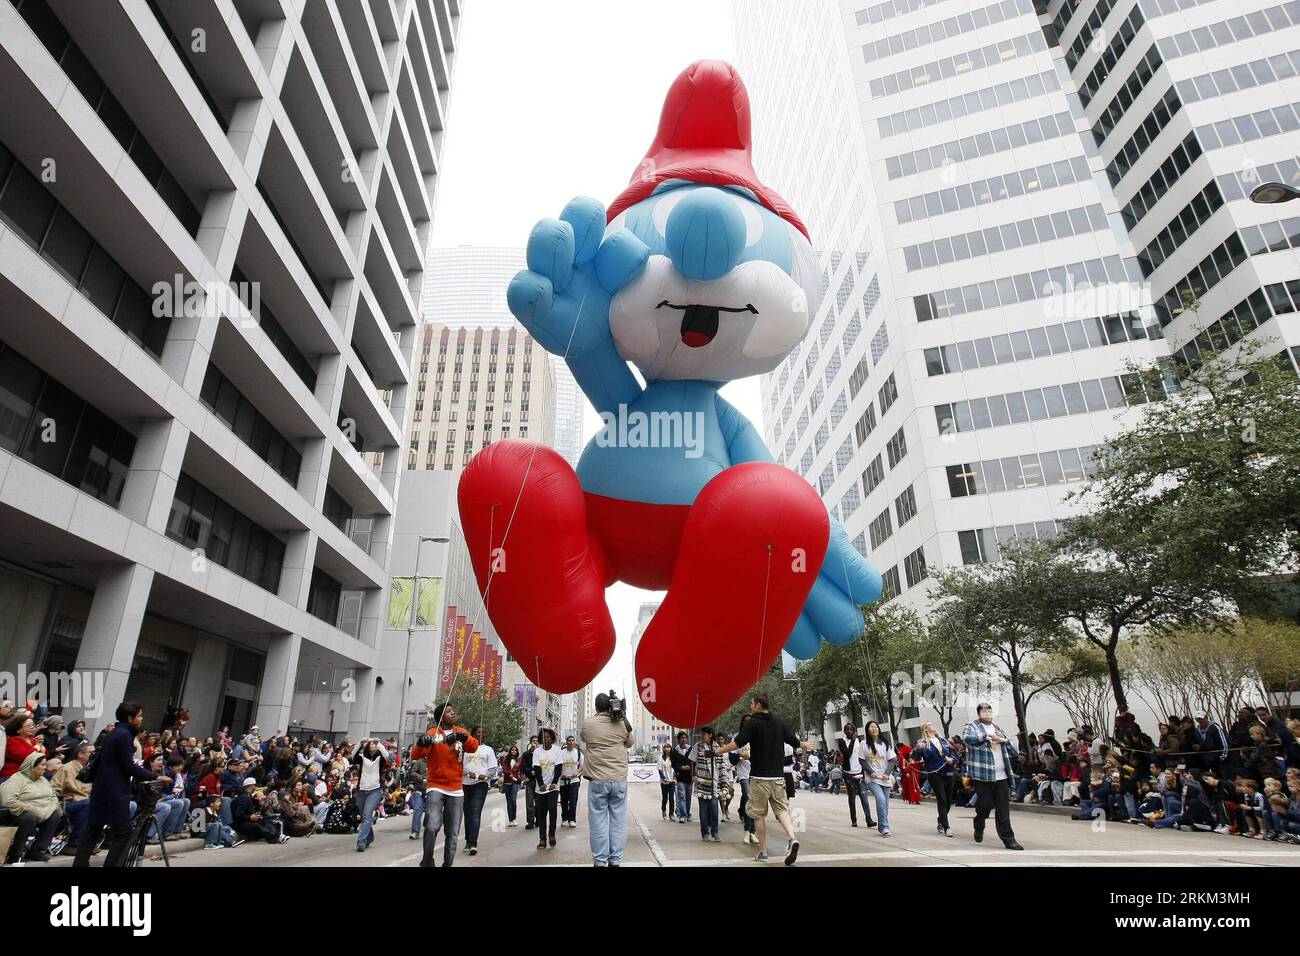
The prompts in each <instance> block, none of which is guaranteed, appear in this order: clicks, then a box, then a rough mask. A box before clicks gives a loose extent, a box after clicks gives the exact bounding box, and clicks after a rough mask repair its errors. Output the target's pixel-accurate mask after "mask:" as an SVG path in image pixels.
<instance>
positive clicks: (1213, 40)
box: [1156, 0, 1300, 60]
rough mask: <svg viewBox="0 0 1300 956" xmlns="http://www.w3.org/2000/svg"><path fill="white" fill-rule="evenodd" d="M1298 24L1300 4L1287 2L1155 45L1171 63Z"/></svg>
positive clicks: (1197, 29)
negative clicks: (1176, 59) (1178, 58)
mask: <svg viewBox="0 0 1300 956" xmlns="http://www.w3.org/2000/svg"><path fill="white" fill-rule="evenodd" d="M1297 24H1300V0H1289V2H1288V3H1284V4H1280V5H1278V6H1276V7H1268V8H1267V9H1265V10H1254V11H1252V12H1250V13H1247V14H1245V15H1243V16H1239V17H1233V18H1232V19H1230V20H1222V21H1220V22H1218V23H1210V24H1206V25H1205V26H1203V27H1196V28H1195V29H1192V30H1186V31H1184V32H1182V33H1175V34H1173V35H1172V36H1167V37H1161V38H1160V39H1159V40H1157V41H1156V45H1157V46H1158V47H1159V48H1160V53H1161V55H1162V56H1163V57H1164V58H1165V59H1166V60H1172V59H1174V58H1175V57H1180V56H1190V55H1191V54H1193V53H1204V52H1205V51H1206V50H1213V49H1214V48H1215V47H1220V46H1225V45H1226V44H1229V43H1236V42H1237V41H1238V40H1247V39H1250V38H1251V37H1257V36H1264V35H1265V34H1267V33H1272V32H1274V31H1276V30H1285V29H1286V28H1287V27H1291V26H1296V25H1297Z"/></svg>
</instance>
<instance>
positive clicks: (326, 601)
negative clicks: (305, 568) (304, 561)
mask: <svg viewBox="0 0 1300 956" xmlns="http://www.w3.org/2000/svg"><path fill="white" fill-rule="evenodd" d="M342 595H343V585H341V584H339V582H338V581H336V580H334V578H332V577H330V576H329V575H328V574H326V573H325V572H324V571H322V570H321V569H320V568H317V567H313V568H312V569H311V584H310V585H309V586H308V589H307V613H308V614H310V615H312V617H316V618H319V619H320V620H322V621H324V622H325V623H326V624H330V625H333V624H335V623H336V622H337V621H338V619H339V603H340V600H341V598H342Z"/></svg>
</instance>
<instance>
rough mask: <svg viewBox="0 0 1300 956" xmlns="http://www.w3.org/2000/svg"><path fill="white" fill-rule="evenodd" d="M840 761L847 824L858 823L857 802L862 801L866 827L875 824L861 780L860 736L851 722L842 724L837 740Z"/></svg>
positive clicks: (865, 789) (864, 785)
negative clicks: (847, 800) (847, 801)
mask: <svg viewBox="0 0 1300 956" xmlns="http://www.w3.org/2000/svg"><path fill="white" fill-rule="evenodd" d="M838 745H839V749H840V761H841V764H842V765H843V768H844V790H845V792H846V793H847V794H848V795H849V825H850V826H854V827H856V826H857V825H858V808H857V804H858V802H859V801H860V802H861V803H862V813H863V815H864V816H865V817H866V818H867V829H868V830H870V829H871V828H872V827H874V826H875V825H876V823H875V821H874V820H872V819H871V805H870V804H869V803H868V802H867V785H866V784H865V783H864V782H863V780H862V738H861V737H859V736H858V729H857V728H856V727H854V726H853V725H852V724H845V725H844V734H843V737H842V738H841V739H840V740H839V743H838Z"/></svg>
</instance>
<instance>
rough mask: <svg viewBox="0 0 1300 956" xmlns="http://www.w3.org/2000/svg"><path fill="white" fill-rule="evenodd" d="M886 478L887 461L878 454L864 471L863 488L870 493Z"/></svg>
mask: <svg viewBox="0 0 1300 956" xmlns="http://www.w3.org/2000/svg"><path fill="white" fill-rule="evenodd" d="M884 480H885V462H884V460H883V458H882V457H881V456H880V455H876V457H875V458H873V459H871V464H869V465H867V467H866V469H865V470H864V471H863V472H862V490H863V491H864V492H865V493H866V494H868V495H869V494H871V493H872V492H873V491H875V490H876V487H877V486H878V485H879V484H880V483H881V482H882V481H884Z"/></svg>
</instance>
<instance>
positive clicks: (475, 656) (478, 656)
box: [465, 631, 483, 683]
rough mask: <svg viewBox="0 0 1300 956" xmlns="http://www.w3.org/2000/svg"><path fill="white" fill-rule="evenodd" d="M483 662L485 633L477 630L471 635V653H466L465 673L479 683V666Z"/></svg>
mask: <svg viewBox="0 0 1300 956" xmlns="http://www.w3.org/2000/svg"><path fill="white" fill-rule="evenodd" d="M482 663H483V635H482V634H480V633H479V632H478V631H475V632H474V633H473V634H471V635H470V636H469V654H467V655H466V661H465V673H466V674H468V675H469V679H470V680H472V681H474V682H475V683H478V675H479V667H480V666H481V665H482Z"/></svg>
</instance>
